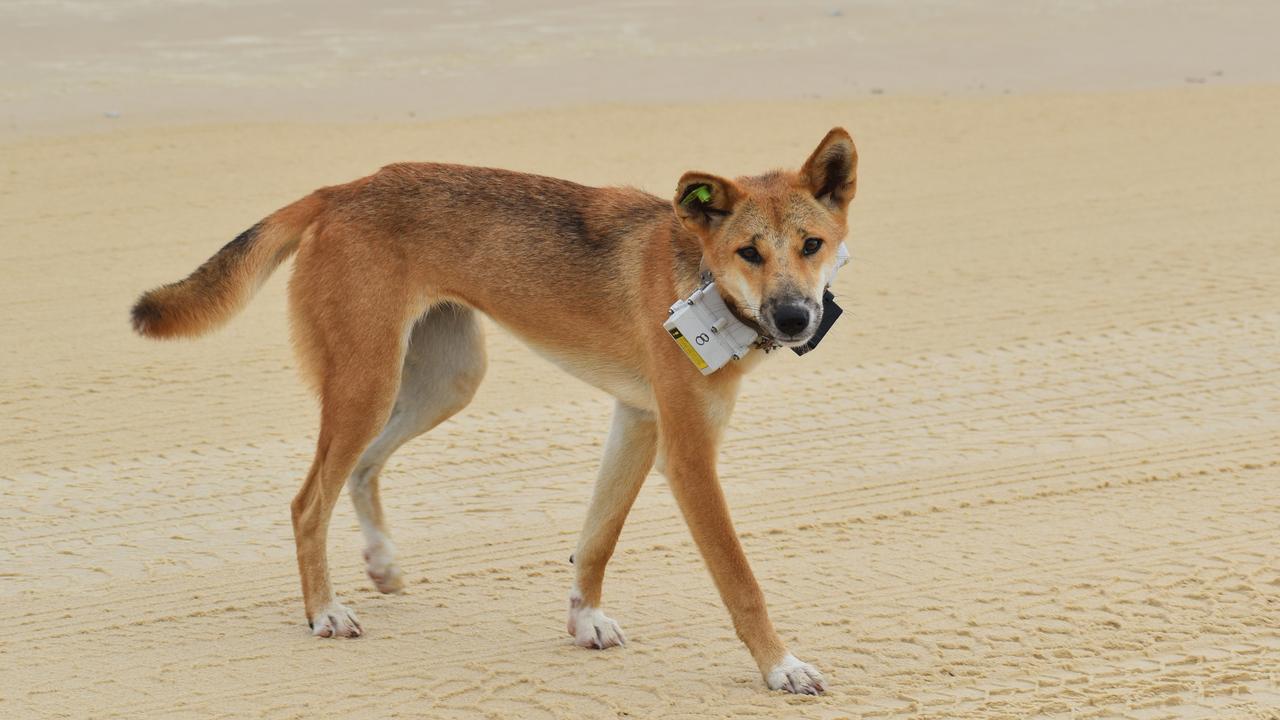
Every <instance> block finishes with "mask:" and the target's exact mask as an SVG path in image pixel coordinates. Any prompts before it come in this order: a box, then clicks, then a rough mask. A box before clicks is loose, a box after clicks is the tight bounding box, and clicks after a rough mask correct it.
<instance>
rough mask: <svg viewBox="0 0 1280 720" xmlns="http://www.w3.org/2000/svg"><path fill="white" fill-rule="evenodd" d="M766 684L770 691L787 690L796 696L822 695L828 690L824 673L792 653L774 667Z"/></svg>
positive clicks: (766, 679) (765, 679) (767, 676)
mask: <svg viewBox="0 0 1280 720" xmlns="http://www.w3.org/2000/svg"><path fill="white" fill-rule="evenodd" d="M764 682H765V684H766V685H768V686H769V689H770V690H786V691H787V692H789V693H795V694H796V695H821V694H822V693H823V692H825V691H826V689H827V684H826V681H825V680H823V679H822V673H820V672H818V669H817V668H815V667H814V666H812V665H810V664H809V663H803V662H800V661H799V660H797V659H796V657H795V656H794V655H792V654H791V653H787V654H786V655H785V656H784V657H783V658H782V662H780V663H778V664H777V665H774V666H773V669H772V670H770V671H769V674H768V675H766V676H765V678H764Z"/></svg>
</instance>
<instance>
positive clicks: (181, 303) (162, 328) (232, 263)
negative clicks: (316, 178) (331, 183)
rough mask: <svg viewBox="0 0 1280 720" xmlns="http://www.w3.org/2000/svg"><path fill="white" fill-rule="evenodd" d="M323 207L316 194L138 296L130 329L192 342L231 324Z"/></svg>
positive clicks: (143, 333) (288, 253) (294, 247)
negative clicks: (187, 271)
mask: <svg viewBox="0 0 1280 720" xmlns="http://www.w3.org/2000/svg"><path fill="white" fill-rule="evenodd" d="M323 207H324V201H323V200H321V199H320V197H319V196H317V195H309V196H307V197H305V198H303V199H302V200H299V201H298V202H295V203H293V204H292V205H289V206H287V207H284V208H282V209H280V210H277V211H276V212H274V213H272V214H271V215H269V216H268V217H267V218H266V219H265V220H263V221H262V222H260V223H258V224H257V225H254V226H253V227H251V228H249V229H248V230H246V231H244V232H243V233H241V234H240V236H239V237H237V238H236V239H235V240H232V241H231V242H229V243H227V244H226V245H225V246H223V248H222V249H221V250H219V251H218V252H217V253H215V254H214V256H213V257H211V258H209V259H208V260H206V261H205V262H204V264H203V265H201V266H200V267H198V268H196V269H195V271H194V272H192V273H191V274H190V275H188V276H187V278H186V279H185V280H179V281H178V282H176V283H171V284H169V285H164V286H161V287H158V288H156V289H154V290H150V291H148V292H145V293H143V294H142V297H140V298H138V302H137V303H135V304H134V306H133V329H134V330H136V331H137V332H138V334H139V335H145V336H146V337H151V338H171V337H192V336H195V335H201V334H203V333H206V332H209V331H210V330H213V329H214V328H216V327H218V326H219V325H222V324H223V323H225V322H226V321H227V320H230V319H231V316H232V315H235V314H236V313H237V312H239V311H240V309H241V308H243V307H244V306H245V304H246V303H248V302H249V298H251V297H253V294H254V293H255V292H256V291H257V290H258V288H259V287H261V286H262V283H264V282H266V280H267V278H268V277H269V276H270V275H271V272H272V271H273V270H275V269H276V267H277V266H278V265H279V264H280V263H282V262H284V260H285V259H287V258H288V257H289V256H290V255H292V254H293V253H294V251H295V250H297V249H298V244H299V243H300V242H301V240H302V235H303V233H304V232H305V231H306V229H307V227H308V226H309V225H310V224H311V223H312V221H313V220H314V219H315V217H316V216H317V215H319V214H320V211H321V210H322V209H323Z"/></svg>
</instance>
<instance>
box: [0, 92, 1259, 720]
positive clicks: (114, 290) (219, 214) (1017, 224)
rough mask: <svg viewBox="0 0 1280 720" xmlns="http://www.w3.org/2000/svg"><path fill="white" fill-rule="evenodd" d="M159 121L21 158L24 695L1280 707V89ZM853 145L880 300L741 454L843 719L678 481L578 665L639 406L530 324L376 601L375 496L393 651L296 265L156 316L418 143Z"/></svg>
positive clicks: (258, 707) (765, 548) (541, 155)
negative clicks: (614, 419)
mask: <svg viewBox="0 0 1280 720" xmlns="http://www.w3.org/2000/svg"><path fill="white" fill-rule="evenodd" d="M1069 84H1070V83H1067V85H1069ZM15 87H17V85H16V84H14V83H12V82H11V83H10V84H8V85H5V90H6V92H16V91H15V90H14V88H15ZM1086 90H1087V91H1086ZM139 92H141V91H139ZM144 94H145V93H144ZM153 94H154V93H153ZM157 97H158V96H157ZM160 105H161V103H160V102H159V101H158V100H157V105H156V107H155V108H153V109H152V110H149V111H148V112H149V113H150V114H149V115H147V117H145V118H142V119H138V120H137V122H136V124H133V125H131V124H128V122H125V123H117V124H110V123H107V124H106V125H95V124H94V123H101V122H104V121H103V119H102V118H97V117H95V118H93V119H92V121H90V119H89V118H88V117H87V116H86V117H84V118H81V119H76V118H75V117H71V116H69V115H59V114H57V113H53V114H54V115H57V117H58V118H62V119H63V120H66V123H67V126H66V127H65V128H63V129H61V130H58V131H56V132H55V131H53V130H50V129H48V128H43V129H32V128H25V126H11V127H10V131H11V133H10V135H9V136H8V137H7V138H6V140H5V141H4V142H3V144H0V308H3V312H0V359H2V362H0V423H3V433H0V602H2V604H0V608H3V609H0V622H3V626H4V627H5V633H4V636H3V639H2V640H0V679H2V680H0V716H3V717H13V718H27V717H127V718H151V717H155V718H185V717H191V718H206V717H234V718H242V717H267V718H294V717H400V716H405V717H429V718H452V717H458V718H471V717H491V718H617V717H632V718H650V717H653V718H657V717H662V718H730V717H779V716H786V717H803V718H825V719H834V718H855V717H888V718H906V717H913V718H1024V717H1064V718H1065V717H1072V718H1085V717H1099V718H1135V719H1144V720H1145V719H1151V718H1195V717H1204V718H1259V717H1269V718H1275V717H1280V543H1278V541H1280V451H1278V450H1277V448H1278V447H1280V293H1277V291H1276V287H1277V286H1280V230H1278V228H1280V203H1277V202H1276V199H1277V197H1280V195H1278V191H1280V171H1278V170H1277V168H1280V124H1277V123H1276V121H1275V118H1276V117H1280V87H1277V86H1275V85H1267V84H1252V85H1237V86H1226V85H1221V86H1218V85H1215V84H1214V83H1212V82H1209V83H1205V84H1199V83H1194V84H1190V85H1187V84H1183V83H1182V82H1181V81H1180V80H1179V82H1178V83H1176V86H1173V85H1169V86H1165V87H1150V88H1145V89H1143V88H1136V87H1130V88H1119V89H1118V88H1110V89H1106V88H1101V89H1097V88H1095V89H1081V88H1071V87H1066V88H1061V89H1058V90H1045V89H1039V90H1036V91H1027V92H1021V93H1015V94H1012V95H1009V96H1004V95H1002V94H1000V93H970V94H962V95H959V96H957V95H954V94H952V95H945V94H943V93H942V92H920V93H916V94H913V95H908V96H899V95H895V94H886V95H872V94H870V93H861V94H858V95H850V96H849V97H846V98H843V99H839V98H827V99H821V98H820V99H802V98H801V99H797V98H788V99H775V100H762V99H738V100H733V99H730V98H716V99H711V100H708V101H705V102H691V101H687V100H684V99H681V98H678V97H677V98H667V99H666V100H664V101H662V102H657V101H654V102H649V101H646V102H644V103H632V104H629V105H617V104H603V105H601V104H594V105H583V104H580V105H576V106H572V107H561V108H532V109H525V110H519V109H510V108H508V109H504V110H502V112H498V113H496V114H486V115H476V116H470V117H466V118H435V119H431V120H423V119H421V118H417V119H409V118H407V117H401V118H399V119H398V120H395V121H392V120H389V119H387V117H383V118H382V119H380V120H374V119H371V118H354V117H353V118H348V121H347V122H342V123H337V122H317V121H306V120H305V118H293V119H290V118H287V117H281V118H276V119H275V121H272V122H252V118H249V117H240V118H237V119H217V120H216V121H210V122H206V123H204V124H199V125H193V124H190V123H189V122H187V120H186V119H185V118H181V117H177V116H170V115H167V114H166V113H168V112H170V111H169V110H166V109H165V108H163V107H160ZM383 107H384V109H385V106H383ZM37 111H38V108H34V109H33V108H31V107H27V108H25V109H24V110H23V112H29V113H31V114H32V116H35V115H36V114H38V112H37ZM51 112H52V111H51ZM51 117H52V116H51ZM56 119H57V118H54V119H53V120H51V121H50V122H51V123H55V120H56ZM121 120H126V121H128V120H129V119H128V118H121ZM77 123H79V124H77ZM837 123H839V124H843V125H846V126H847V127H849V128H850V129H851V130H852V131H853V132H854V134H855V137H856V138H857V139H858V143H859V147H860V150H861V157H862V165H861V180H860V186H859V196H858V199H857V200H856V201H855V203H854V210H853V216H852V217H853V219H852V225H853V233H852V235H851V238H850V245H851V247H852V249H853V254H854V260H853V264H852V266H851V268H849V269H847V270H845V271H843V272H842V273H841V275H840V279H839V281H838V283H837V290H838V292H839V294H840V295H841V297H842V298H843V301H844V305H845V307H846V309H847V313H846V316H845V318H844V319H842V320H841V322H840V323H839V324H838V325H837V326H836V328H835V330H833V331H832V333H831V334H830V335H829V336H828V338H827V339H826V340H825V341H824V343H823V345H822V347H821V348H820V349H819V350H818V351H816V352H815V353H813V354H811V355H809V356H806V357H804V358H794V357H790V356H785V355H784V356H781V357H779V358H777V359H776V360H771V361H770V362H769V363H766V364H765V365H764V366H762V367H761V368H760V369H759V370H758V371H757V372H756V374H754V375H753V376H751V381H750V382H749V384H748V385H747V386H746V388H745V390H744V392H743V395H742V398H741V400H740V402H739V407H738V411H737V413H736V415H735V419H734V422H733V423H732V425H731V430H730V433H729V436H728V439H727V443H726V447H725V452H724V459H723V463H722V476H723V478H724V481H725V486H726V491H727V493H728V495H729V496H730V502H731V505H732V506H733V508H734V510H735V519H736V521H737V525H738V528H739V530H740V532H741V534H742V536H743V541H744V544H745V546H746V549H747V552H748V555H749V556H750V557H751V558H752V560H753V564H754V567H755V570H756V573H757V575H758V576H759V577H760V578H761V582H762V584H763V586H764V589H765V592H766V595H767V596H768V597H769V599H770V602H771V612H772V615H773V617H774V620H775V622H776V623H777V624H778V626H779V628H780V630H781V632H782V634H783V636H784V638H786V639H787V640H788V642H789V643H791V645H792V646H793V649H794V650H795V651H796V653H797V654H798V655H800V656H801V657H802V658H803V659H805V660H808V661H811V662H813V663H815V664H817V665H818V666H820V667H821V668H822V669H823V671H824V672H825V673H826V674H827V676H828V678H829V680H830V692H829V694H828V695H827V696H825V697H822V698H797V697H790V696H784V695H782V694H775V693H768V692H767V691H765V690H764V688H763V686H762V683H761V682H760V678H759V676H758V675H757V674H756V672H755V669H754V667H753V665H752V663H751V660H750V658H749V656H748V655H747V653H746V651H745V650H744V649H743V648H742V647H741V645H740V644H739V643H738V641H737V640H736V639H735V638H734V636H733V633H732V630H731V629H730V627H729V624H728V619H727V616H726V614H725V612H724V610H723V608H722V607H721V606H720V604H719V601H718V599H717V597H716V594H715V591H714V589H713V587H712V585H711V583H710V580H709V578H708V577H707V575H706V572H705V570H704V569H703V567H702V565H701V562H700V561H699V559H698V557H697V554H696V552H695V551H694V549H693V547H692V544H691V541H690V540H689V537H688V533H687V531H686V530H685V528H684V526H683V524H682V523H681V521H680V519H679V516H678V513H677V511H676V509H675V506H674V503H673V501H672V499H671V497H670V493H669V492H668V490H667V488H666V487H665V485H664V482H663V480H662V478H661V477H660V476H658V475H654V476H653V477H652V478H651V479H650V481H649V483H648V484H647V486H646V487H645V489H644V491H643V492H642V494H641V496H640V498H639V500H638V502H637V505H636V508H635V510H634V512H633V514H632V516H631V519H630V521H629V523H628V525H627V528H626V529H625V530H624V532H623V535H622V539H621V542H620V546H619V551H618V554H617V555H616V557H615V559H614V561H613V563H612V564H611V565H610V573H609V576H608V578H607V579H606V585H605V599H606V606H607V608H608V609H609V610H610V612H611V613H612V614H613V615H614V616H615V617H617V618H618V619H619V621H620V622H621V623H622V625H623V627H624V629H625V630H626V631H627V634H628V638H629V640H630V644H629V645H628V646H627V647H625V648H622V649H616V650H610V651H607V652H602V653H601V652H588V651H585V650H581V649H578V648H575V647H573V646H572V645H571V644H570V638H569V637H568V636H567V635H565V634H564V626H563V620H564V611H565V609H566V593H567V590H568V587H569V584H570V582H571V578H572V567H571V566H570V565H569V564H568V562H567V559H568V555H569V553H570V552H571V551H572V548H573V545H574V543H575V537H576V532H577V529H578V527H579V524H580V522H581V518H582V516H583V513H584V512H585V507H586V501H587V498H588V495H589V492H590V485H591V481H592V478H593V474H594V468H595V463H596V461H597V457H598V455H599V453H600V451H601V444H602V441H603V439H604V436H605V432H606V427H607V421H608V413H609V408H610V403H609V401H608V399H607V398H605V397H604V396H603V395H601V394H600V393H599V392H597V391H595V390H592V389H591V388H589V387H587V386H585V385H583V384H581V383H579V382H578V381H576V380H573V379H572V378H570V377H568V376H566V375H564V374H563V373H561V372H560V371H558V370H557V369H555V368H554V367H553V366H551V365H550V364H548V363H547V362H545V361H543V360H541V359H539V358H538V357H537V356H535V355H534V354H533V353H531V352H530V351H528V350H527V349H525V348H524V347H522V346H521V345H520V344H519V343H518V342H516V341H514V340H513V339H512V338H510V337H509V336H507V335H506V334H504V333H503V332H501V331H500V330H497V329H494V328H492V327H490V328H488V330H489V332H488V336H489V347H490V354H491V358H492V361H491V369H490V372H489V377H488V379H487V381H486V384H485V385H484V386H483V387H482V389H481V392H480V395H479V396H478V397H477V399H476V401H475V402H474V403H473V404H472V406H471V407H470V408H469V409H468V410H466V411H465V412H464V413H463V414H461V415H460V416H458V417H457V418H455V419H454V420H452V421H450V422H449V423H447V424H446V425H444V426H442V427H440V428H438V429H437V430H436V431H434V432H432V433H431V434H429V435H427V436H424V437H423V438H420V439H418V440H416V441H414V442H412V443H410V444H409V445H408V446H406V447H405V448H404V449H403V450H402V451H401V452H400V453H399V454H398V455H397V456H396V458H395V459H394V460H393V461H392V464H391V465H390V466H389V467H388V469H387V471H386V473H385V475H384V480H383V486H384V499H385V503H386V506H387V512H388V515H389V521H390V524H391V528H392V531H393V533H394V535H395V538H396V541H397V544H398V546H399V548H400V552H401V556H402V565H403V567H404V569H405V571H406V574H407V576H408V582H409V590H408V593H407V594H405V595H403V596H382V595H379V594H377V593H376V592H375V591H374V590H373V588H372V586H371V585H370V583H369V582H368V580H367V579H366V578H365V577H364V575H363V567H362V562H361V561H360V540H359V534H358V531H357V528H356V523H355V519H354V515H353V512H352V510H351V508H350V507H349V504H348V503H346V502H345V501H344V502H342V503H340V504H339V506H338V510H337V512H336V514H335V518H334V523H333V531H332V533H331V553H330V554H331V559H332V563H333V572H334V582H335V585H336V587H337V590H338V592H339V594H340V595H341V596H342V597H343V598H344V599H345V600H346V601H347V602H348V603H349V604H350V605H352V606H353V608H354V609H355V610H356V612H357V613H359V615H360V618H361V620H362V622H363V623H364V625H365V629H366V630H367V636H366V637H364V638H361V639H359V640H355V641H322V640H316V639H313V638H311V637H310V636H309V635H308V633H307V630H306V625H305V621H304V618H303V616H302V609H301V601H300V598H299V590H298V581H297V577H296V570H295V566H294V560H293V543H292V539H291V530H290V524H289V517H288V501H289V499H290V498H291V497H292V495H293V493H294V492H295V490H296V488H297V486H298V484H299V482H300V478H301V476H302V474H303V473H304V472H305V470H306V467H307V464H308V462H309V459H310V453H311V450H312V446H313V443H314V433H315V427H316V417H315V415H316V412H315V406H314V402H313V401H312V399H311V398H310V397H309V396H308V394H307V392H306V391H305V389H304V387H303V385H302V383H301V382H300V381H299V380H298V379H297V377H296V373H295V369H294V365H295V363H294V359H293V357H292V355H291V352H290V349H289V344H288V339H287V326H286V321H285V312H284V306H283V289H284V284H285V279H286V277H287V268H283V269H282V271H281V272H279V273H277V275H276V276H275V277H274V278H273V279H272V280H271V282H270V283H269V284H268V285H267V286H266V287H265V288H264V289H263V291H262V292H261V294H260V295H259V296H258V297H257V298H256V299H255V301H254V302H253V304H252V305H251V306H250V307H249V308H248V310H247V311H246V312H245V313H244V314H243V315H241V316H240V317H238V318H237V319H236V320H235V321H233V323H232V324H231V325H230V326H228V327H227V328H225V329H224V330H222V331H220V332H219V333H218V334H217V335H215V336H212V337H209V338H205V339H202V340H199V341H195V342H181V343H170V344H156V343H153V342H148V341H144V340H142V339H139V338H136V337H134V336H132V335H131V334H130V333H129V332H128V325H127V309H128V306H129V304H130V302H131V300H132V299H133V297H134V295H135V294H136V293H137V292H138V291H140V290H142V289H144V288H146V287H150V286H152V285H155V284H157V283H160V282H167V281H170V280H173V279H176V278H177V277H179V276H181V275H182V274H184V273H186V272H187V271H189V270H190V269H191V268H193V267H194V266H195V265H196V264H198V263H199V262H201V261H202V260H203V259H204V258H205V257H207V256H208V255H209V254H210V253H211V252H212V251H213V250H214V249H216V248H217V247H218V246H220V245H221V244H222V243H223V242H225V241H227V240H229V239H230V238H231V237H234V236H235V235H236V234H237V233H238V232H240V231H241V230H243V229H244V228H245V227H248V226H249V225H250V224H252V223H253V222H255V221H256V220H257V219H258V218H260V217H261V216H263V215H265V214H266V213H268V212H270V211H271V210H272V209H274V208H275V207H277V206H279V205H281V204H283V203H285V202H288V201H290V200H292V199H294V198H295V197H297V196H300V195H301V194H303V193H305V192H307V191H309V190H310V189H312V188H313V187H315V186H317V185H321V184H327V183H333V182H340V181H344V180H347V179H350V178H352V177H355V176H357V175H360V174H364V173H366V172H369V171H370V170H372V169H374V168H376V167H378V166H379V165H380V164H382V163H385V162H389V161H393V160H404V159H433V160H452V161H459V162H468V163H475V164H496V165H501V166H504V167H511V168H517V169H522V170H529V171H536V172H543V173H548V174H553V175H558V176H563V177H568V178H572V179H575V180H579V181H583V182H589V183H630V184H635V185H639V186H640V187H643V188H646V189H649V190H652V191H654V192H657V193H660V194H663V195H665V194H667V192H668V191H669V190H670V188H671V186H672V184H673V183H674V181H675V179H676V178H677V177H679V174H680V173H681V172H682V171H684V170H686V169H690V168H699V169H705V170H710V171H718V172H724V173H736V172H752V171H758V170H763V169H766V168H768V167H773V166H779V165H795V164H798V163H799V162H800V161H801V160H802V159H803V158H804V156H805V155H806V154H807V152H808V151H809V150H810V149H811V147H812V145H813V144H815V143H816V141H817V140H818V139H819V138H820V137H821V135H822V133H823V132H824V131H825V130H826V129H827V128H828V127H829V126H831V125H833V124H837ZM55 124H56V123H55ZM690 127H693V128H704V129H705V128H714V132H704V133H700V134H698V133H690V132H685V131H684V129H685V128H690Z"/></svg>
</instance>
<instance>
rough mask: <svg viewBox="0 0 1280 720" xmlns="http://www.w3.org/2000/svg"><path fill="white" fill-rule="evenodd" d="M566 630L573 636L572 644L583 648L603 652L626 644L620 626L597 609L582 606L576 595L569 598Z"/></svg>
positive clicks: (579, 598)
mask: <svg viewBox="0 0 1280 720" xmlns="http://www.w3.org/2000/svg"><path fill="white" fill-rule="evenodd" d="M567 629H568V630H569V634H570V635H572V636H573V643H574V644H575V645H580V646H582V647H584V648H594V649H596V650H604V649H605V648H611V647H613V646H615V645H626V644H627V638H626V636H625V635H623V634H622V626H620V625H618V623H617V621H616V620H614V619H613V618H611V617H609V616H608V615H605V614H604V613H603V612H602V611H601V610H600V609H599V608H593V607H588V606H586V605H583V604H582V598H581V597H579V596H578V595H577V594H576V593H575V594H574V595H571V596H569V622H568V625H567Z"/></svg>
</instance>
